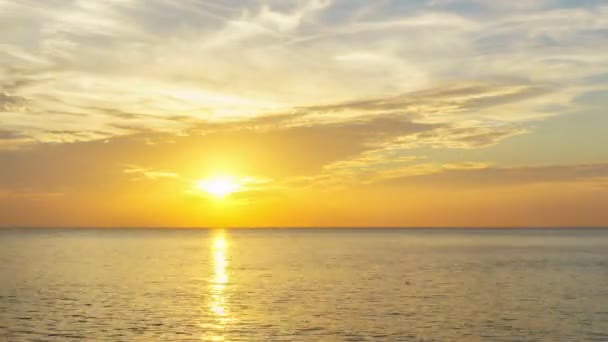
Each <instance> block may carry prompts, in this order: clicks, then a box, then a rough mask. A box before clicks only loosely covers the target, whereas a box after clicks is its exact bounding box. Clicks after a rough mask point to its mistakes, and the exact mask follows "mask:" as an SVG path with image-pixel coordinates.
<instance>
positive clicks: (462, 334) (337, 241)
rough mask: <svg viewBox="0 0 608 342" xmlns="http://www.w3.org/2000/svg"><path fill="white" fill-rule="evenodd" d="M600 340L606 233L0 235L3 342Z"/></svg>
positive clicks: (606, 293) (607, 286) (606, 322)
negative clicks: (84, 341) (79, 340)
mask: <svg viewBox="0 0 608 342" xmlns="http://www.w3.org/2000/svg"><path fill="white" fill-rule="evenodd" d="M78 339H82V340H89V341H155V340H162V341H180V340H184V341H195V340H199V341H200V340H204V341H205V340H207V341H608V230H582V229H581V230H575V229H563V230H557V229H556V230H549V229H527V230H521V229H517V230H510V229H503V230H497V229H492V230H481V229H469V230H467V229H452V230H448V229H440V230H430V229H425V230H413V229H409V230H405V229H402V230H389V229H358V230H355V229H328V230H322V229H294V230H289V229H272V230H270V229H268V230H238V229H229V230H204V229H201V230H177V229H174V230H172V229H157V230H152V229H95V230H93V229H81V230H78V229H70V230H61V229H0V341H71V340H78Z"/></svg>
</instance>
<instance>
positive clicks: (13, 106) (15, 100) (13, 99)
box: [0, 93, 26, 111]
mask: <svg viewBox="0 0 608 342" xmlns="http://www.w3.org/2000/svg"><path fill="white" fill-rule="evenodd" d="M25 104H26V101H25V98H23V97H21V96H11V95H8V94H6V93H0V111H23V110H24V109H25Z"/></svg>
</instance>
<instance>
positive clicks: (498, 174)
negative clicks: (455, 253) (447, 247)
mask: <svg viewBox="0 0 608 342" xmlns="http://www.w3.org/2000/svg"><path fill="white" fill-rule="evenodd" d="M460 165H462V164H460ZM469 165H470V167H467V164H465V165H464V167H458V166H457V167H454V165H449V164H447V165H441V166H438V167H436V168H430V169H429V171H430V170H432V171H430V172H420V173H418V174H416V173H412V172H408V170H407V169H405V170H404V173H403V174H402V176H401V177H398V175H396V177H392V178H393V181H394V182H402V183H410V184H417V185H419V186H422V185H427V186H429V185H432V186H465V187H488V186H490V187H495V186H521V185H530V184H543V183H548V184H554V183H564V184H565V183H577V182H588V183H590V184H592V185H593V186H596V187H598V188H599V185H600V184H605V181H606V179H608V164H605V163H594V164H570V165H541V166H518V167H500V166H491V165H487V164H485V165H484V164H483V163H481V164H479V163H474V164H469ZM416 167H419V166H414V168H416ZM414 176H415V177H414Z"/></svg>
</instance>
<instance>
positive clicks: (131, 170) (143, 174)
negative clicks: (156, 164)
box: [123, 166, 179, 180]
mask: <svg viewBox="0 0 608 342" xmlns="http://www.w3.org/2000/svg"><path fill="white" fill-rule="evenodd" d="M123 172H124V173H126V174H129V175H135V178H133V179H134V180H142V179H149V180H158V179H165V178H179V174H177V173H175V172H168V171H157V170H151V169H144V168H140V167H136V166H130V167H128V168H126V169H124V170H123Z"/></svg>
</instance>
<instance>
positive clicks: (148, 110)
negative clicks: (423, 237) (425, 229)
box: [0, 0, 608, 227]
mask: <svg viewBox="0 0 608 342" xmlns="http://www.w3.org/2000/svg"><path fill="white" fill-rule="evenodd" d="M607 106H608V4H606V2H605V1H602V0H586V1H574V0H533V1H525V2H520V1H506V0H504V1H502V0H497V1H482V0H427V1H423V0H419V1H418V0H417V1H397V0H387V1H356V0H300V1H291V0H281V1H278V0H274V1H273V0H268V1H264V0H227V1H221V2H218V1H204V0H184V1H172V0H103V1H102V0H69V1H68V0H52V1H51V0H49V1H38V0H20V1H13V0H0V225H2V226H98V227H99V226H104V227H106V226H107V227H114V226H116V227H122V226H133V227H137V226H145V227H148V226H152V227H165V226H166V227H216V226H239V227H241V226H245V227H277V226H290V227H291V226H297V227H305V226H315V227H317V226H329V227H335V226H407V227H410V226H415V227H419V226H459V227H469V226H471V227H495V226H500V227H504V226H510V227H511V226H608V113H607V112H606V108H608V107H607Z"/></svg>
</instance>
